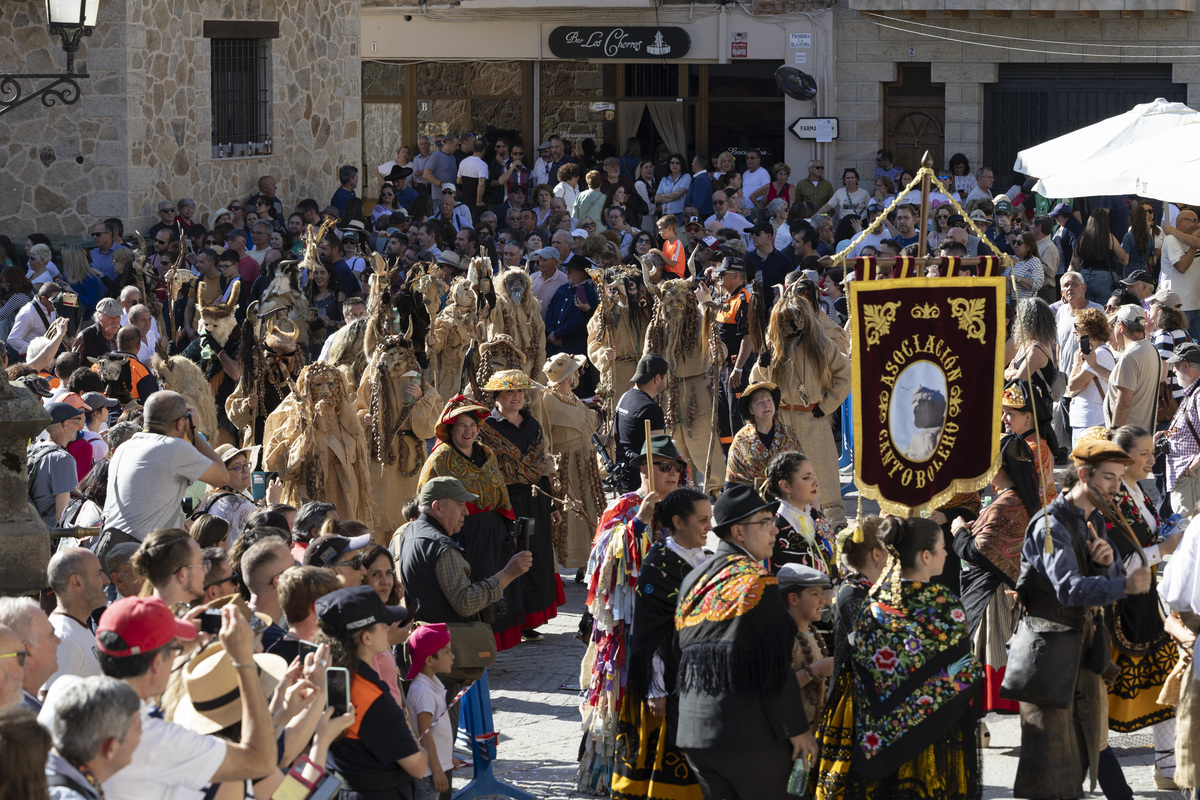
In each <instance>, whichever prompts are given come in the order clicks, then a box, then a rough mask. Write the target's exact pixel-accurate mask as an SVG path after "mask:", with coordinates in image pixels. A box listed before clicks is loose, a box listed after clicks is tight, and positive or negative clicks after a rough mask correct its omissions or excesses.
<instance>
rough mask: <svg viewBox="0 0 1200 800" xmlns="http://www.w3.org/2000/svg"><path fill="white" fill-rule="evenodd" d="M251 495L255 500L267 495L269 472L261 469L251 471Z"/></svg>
mask: <svg viewBox="0 0 1200 800" xmlns="http://www.w3.org/2000/svg"><path fill="white" fill-rule="evenodd" d="M250 496H251V497H252V498H253V499H255V500H262V499H263V498H265V497H266V496H267V473H265V472H262V471H260V470H255V471H254V472H252V473H250Z"/></svg>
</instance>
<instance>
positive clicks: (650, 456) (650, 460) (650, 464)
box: [646, 420, 654, 492]
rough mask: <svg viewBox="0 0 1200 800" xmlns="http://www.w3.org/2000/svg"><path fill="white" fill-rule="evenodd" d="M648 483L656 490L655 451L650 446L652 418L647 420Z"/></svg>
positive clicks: (652, 489)
mask: <svg viewBox="0 0 1200 800" xmlns="http://www.w3.org/2000/svg"><path fill="white" fill-rule="evenodd" d="M646 485H647V486H649V487H650V491H652V492H653V491H654V451H653V450H652V449H651V448H650V420H646Z"/></svg>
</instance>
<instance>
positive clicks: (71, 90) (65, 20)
mask: <svg viewBox="0 0 1200 800" xmlns="http://www.w3.org/2000/svg"><path fill="white" fill-rule="evenodd" d="M99 10H100V0H46V21H47V23H48V25H49V27H50V32H51V33H57V34H58V35H59V36H60V37H62V43H63V51H64V52H66V54H67V71H66V72H65V73H63V74H29V75H0V115H3V114H7V113H8V112H9V111H12V110H13V109H14V108H17V107H18V106H22V105H24V104H25V103H28V102H29V101H30V100H35V99H41V101H42V105H43V106H45V107H46V108H52V107H54V106H55V105H57V104H58V103H62V104H63V105H68V106H69V105H72V104H74V103H77V102H79V83H78V82H77V81H76V79H77V78H87V77H90V76H89V75H88V74H87V73H86V72H79V73H77V72H75V52H76V51H77V50H79V42H80V40H81V39H82V38H83V37H84V36H91V35H92V30H93V29H94V28H95V27H96V16H97V14H98V13H99ZM22 80H32V81H37V80H49V81H50V83H48V84H46V85H45V86H43V87H41V88H40V89H37V90H36V91H33V92H31V93H29V94H26V93H25V89H24V87H22V86H21V81H22Z"/></svg>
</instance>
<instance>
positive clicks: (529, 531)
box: [514, 517, 537, 552]
mask: <svg viewBox="0 0 1200 800" xmlns="http://www.w3.org/2000/svg"><path fill="white" fill-rule="evenodd" d="M536 529H537V528H536V523H535V521H534V520H533V518H532V517H518V518H517V524H516V526H515V527H514V533H516V537H517V552H523V551H525V550H528V549H529V540H530V539H531V538H533V534H534V531H535V530H536Z"/></svg>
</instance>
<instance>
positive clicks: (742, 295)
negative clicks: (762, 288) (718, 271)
mask: <svg viewBox="0 0 1200 800" xmlns="http://www.w3.org/2000/svg"><path fill="white" fill-rule="evenodd" d="M742 303H745V304H747V305H749V304H750V287H749V286H747V285H745V284H742V288H740V289H738V290H737V293H736V294H734V296H733V297H731V298H729V302H727V303H725V304H724V305H723V306H721V310H720V311H718V312H717V322H719V323H720V324H722V325H736V324H737V318H738V312H739V311H741V310H742Z"/></svg>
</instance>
